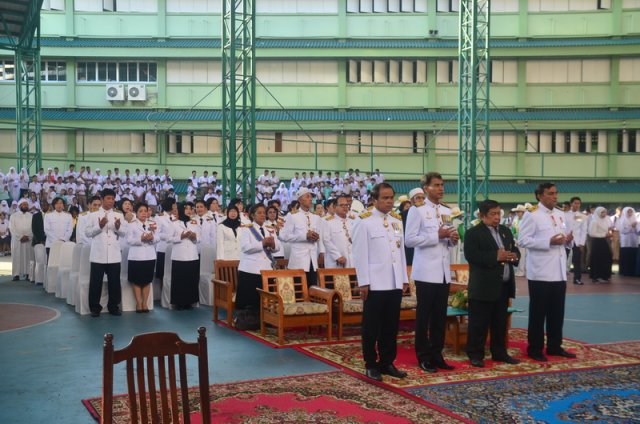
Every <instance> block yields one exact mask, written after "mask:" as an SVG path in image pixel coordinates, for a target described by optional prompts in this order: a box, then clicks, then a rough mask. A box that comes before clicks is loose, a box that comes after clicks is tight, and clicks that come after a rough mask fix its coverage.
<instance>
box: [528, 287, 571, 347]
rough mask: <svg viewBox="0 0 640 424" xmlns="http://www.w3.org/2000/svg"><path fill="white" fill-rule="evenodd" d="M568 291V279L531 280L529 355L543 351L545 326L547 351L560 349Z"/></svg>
mask: <svg viewBox="0 0 640 424" xmlns="http://www.w3.org/2000/svg"><path fill="white" fill-rule="evenodd" d="M566 291H567V282H566V281H536V280H529V329H528V332H529V335H528V339H529V340H528V341H529V346H528V348H527V353H528V354H529V355H535V354H540V353H542V351H543V349H544V333H545V327H546V330H547V352H554V353H556V352H558V351H559V350H560V348H561V346H562V325H563V324H564V304H565V295H566Z"/></svg>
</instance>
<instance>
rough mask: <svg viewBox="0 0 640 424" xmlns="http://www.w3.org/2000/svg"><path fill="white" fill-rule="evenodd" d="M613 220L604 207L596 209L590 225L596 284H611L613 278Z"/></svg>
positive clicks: (592, 275) (592, 267)
mask: <svg viewBox="0 0 640 424" xmlns="http://www.w3.org/2000/svg"><path fill="white" fill-rule="evenodd" d="M610 230H611V220H610V219H609V217H608V216H607V210H606V209H605V208H603V207H602V206H599V207H597V208H596V211H595V213H594V214H593V219H592V220H591V223H589V236H591V281H592V282H594V283H609V282H611V281H610V278H611V264H612V262H613V260H612V255H611V246H610V245H609V240H610V239H611V237H612V234H611V231H610Z"/></svg>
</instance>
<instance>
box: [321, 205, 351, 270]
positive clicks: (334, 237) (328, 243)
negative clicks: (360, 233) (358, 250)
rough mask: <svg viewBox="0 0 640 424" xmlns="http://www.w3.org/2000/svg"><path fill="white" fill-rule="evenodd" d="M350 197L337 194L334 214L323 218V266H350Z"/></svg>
mask: <svg viewBox="0 0 640 424" xmlns="http://www.w3.org/2000/svg"><path fill="white" fill-rule="evenodd" d="M350 210H351V197H349V196H347V195H346V194H341V195H340V196H338V199H337V201H336V207H335V215H331V216H329V217H327V218H326V219H325V232H324V235H325V237H324V238H323V240H324V247H325V251H326V253H325V259H324V261H325V264H324V266H325V268H352V267H353V249H352V243H353V239H352V235H353V226H354V223H355V221H354V219H355V215H350Z"/></svg>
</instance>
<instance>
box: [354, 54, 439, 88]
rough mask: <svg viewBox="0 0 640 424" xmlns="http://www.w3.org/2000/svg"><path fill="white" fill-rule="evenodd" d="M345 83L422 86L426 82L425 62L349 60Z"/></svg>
mask: <svg viewBox="0 0 640 424" xmlns="http://www.w3.org/2000/svg"><path fill="white" fill-rule="evenodd" d="M347 81H348V82H349V83H352V84H356V83H376V84H397V83H404V84H424V83H426V82H427V62H426V61H425V60H384V59H381V60H349V66H347Z"/></svg>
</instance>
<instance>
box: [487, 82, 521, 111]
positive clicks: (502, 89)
mask: <svg viewBox="0 0 640 424" xmlns="http://www.w3.org/2000/svg"><path fill="white" fill-rule="evenodd" d="M489 90H490V91H489V93H490V97H491V106H492V108H493V107H505V108H509V107H518V106H520V105H519V104H518V87H517V86H516V85H515V84H513V85H503V84H501V85H495V84H492V85H491V87H490V89H489Z"/></svg>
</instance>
